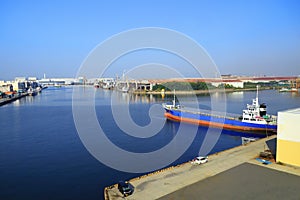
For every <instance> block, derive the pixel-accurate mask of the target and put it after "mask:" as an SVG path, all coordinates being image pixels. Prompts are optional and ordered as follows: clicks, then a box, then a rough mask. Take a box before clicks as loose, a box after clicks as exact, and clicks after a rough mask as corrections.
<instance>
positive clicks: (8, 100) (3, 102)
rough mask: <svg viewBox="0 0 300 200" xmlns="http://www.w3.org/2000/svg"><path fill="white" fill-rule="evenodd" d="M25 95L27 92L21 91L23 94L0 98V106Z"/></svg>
mask: <svg viewBox="0 0 300 200" xmlns="http://www.w3.org/2000/svg"><path fill="white" fill-rule="evenodd" d="M27 95H28V93H23V94H20V95H17V96H14V97H11V98H3V99H0V106H3V105H5V104H8V103H11V102H13V101H16V100H18V99H21V98H23V97H26V96H27Z"/></svg>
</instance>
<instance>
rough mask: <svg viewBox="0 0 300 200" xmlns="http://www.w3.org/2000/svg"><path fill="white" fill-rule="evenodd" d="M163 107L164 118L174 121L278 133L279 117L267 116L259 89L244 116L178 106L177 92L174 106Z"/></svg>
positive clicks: (165, 105)
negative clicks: (260, 101) (259, 99)
mask: <svg viewBox="0 0 300 200" xmlns="http://www.w3.org/2000/svg"><path fill="white" fill-rule="evenodd" d="M162 106H163V108H164V109H165V114H164V116H165V117H166V118H167V119H170V120H174V121H180V122H186V123H191V124H196V125H200V126H212V127H216V128H224V129H229V130H237V131H259V132H262V131H263V132H266V131H270V132H274V133H276V132H277V116H274V115H269V114H267V106H266V104H264V103H263V104H259V102H258V88H257V93H256V98H255V99H253V100H252V104H247V109H245V110H243V114H242V116H236V117H232V116H227V115H226V114H225V115H216V114H211V112H210V111H209V110H193V109H188V108H184V107H182V106H181V105H179V104H176V101H175V91H174V99H173V102H172V104H167V103H163V104H162Z"/></svg>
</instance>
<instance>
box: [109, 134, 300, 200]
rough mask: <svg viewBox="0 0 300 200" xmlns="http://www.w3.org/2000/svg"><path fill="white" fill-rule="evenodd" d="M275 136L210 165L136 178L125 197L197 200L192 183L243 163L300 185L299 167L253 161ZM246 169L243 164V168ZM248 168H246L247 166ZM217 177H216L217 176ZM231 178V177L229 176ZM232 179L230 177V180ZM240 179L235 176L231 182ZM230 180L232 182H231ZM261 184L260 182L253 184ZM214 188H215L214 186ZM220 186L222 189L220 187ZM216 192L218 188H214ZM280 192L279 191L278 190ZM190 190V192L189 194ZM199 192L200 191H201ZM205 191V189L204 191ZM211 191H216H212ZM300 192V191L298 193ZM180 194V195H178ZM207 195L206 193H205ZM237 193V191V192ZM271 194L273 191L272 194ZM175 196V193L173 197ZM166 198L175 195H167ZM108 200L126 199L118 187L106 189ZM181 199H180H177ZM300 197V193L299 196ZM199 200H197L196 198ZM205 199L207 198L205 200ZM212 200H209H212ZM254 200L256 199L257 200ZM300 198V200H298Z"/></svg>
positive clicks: (219, 155)
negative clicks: (276, 172)
mask: <svg viewBox="0 0 300 200" xmlns="http://www.w3.org/2000/svg"><path fill="white" fill-rule="evenodd" d="M275 137H276V136H271V137H269V138H265V139H261V140H259V141H256V142H252V143H249V144H247V145H245V146H239V147H235V148H233V149H229V150H226V151H223V152H220V153H217V154H214V155H211V156H209V162H208V163H205V164H203V165H191V164H190V163H185V164H183V165H181V166H180V167H174V168H171V169H170V170H166V171H163V172H160V173H155V174H153V175H150V176H146V177H143V178H141V179H134V180H132V181H130V182H131V184H132V185H133V186H134V187H135V191H134V193H133V195H131V196H128V197H126V199H128V200H140V199H143V200H147V199H149V200H150V199H151V200H153V199H159V198H161V199H194V198H193V196H191V198H188V197H189V196H188V195H191V193H192V192H198V190H197V189H195V190H196V191H195V190H192V191H189V190H187V189H186V188H190V187H191V188H192V186H193V184H196V183H198V184H201V182H202V181H203V180H205V179H206V180H209V179H207V178H209V177H213V176H215V175H217V174H220V173H222V172H225V171H227V170H230V169H233V168H235V167H237V166H241V165H242V164H244V163H247V162H249V163H252V164H255V165H259V166H260V167H262V168H269V169H274V170H279V171H282V172H288V173H292V174H294V175H297V176H296V178H298V180H299V181H298V182H299V183H300V178H299V177H298V176H299V175H300V168H293V167H288V166H282V165H278V164H270V165H267V166H266V165H263V164H262V163H260V162H258V161H256V160H255V159H254V158H255V157H257V156H258V154H259V152H261V151H264V149H265V148H266V144H265V141H266V140H269V139H273V138H275ZM249 165H250V164H249ZM242 166H243V165H242ZM246 166H247V165H246ZM216 177H217V176H216ZM227 177H228V176H227ZM229 178H231V177H229ZM236 178H237V177H235V176H233V177H232V179H236ZM229 180H230V179H229ZM219 181H220V185H222V183H224V184H225V183H226V180H221V179H220V180H219ZM254 184H258V185H260V183H254ZM211 187H213V186H212V185H211ZM219 187H221V186H219ZM215 189H216V190H217V189H218V188H215ZM278 189H279V188H278ZM187 191H188V192H187ZM199 191H200V190H199ZM201 191H202V190H201ZM210 191H214V190H213V188H211V190H210ZM297 191H299V192H300V190H297ZM176 192H181V193H176ZM202 192H205V191H202ZM235 192H238V189H237V190H236V191H235ZM269 192H270V191H269ZM172 193H173V194H172ZM166 195H173V196H169V197H170V198H168V196H166ZM107 197H108V199H109V200H118V199H124V197H123V196H122V195H121V193H120V192H119V191H118V189H117V188H116V187H113V188H111V189H108V190H107ZM177 197H180V198H177ZM299 197H300V193H299ZM196 199H197V198H196ZM204 199H205V198H204ZM209 199H210V198H209ZM254 199H255V198H254ZM298 199H300V198H298Z"/></svg>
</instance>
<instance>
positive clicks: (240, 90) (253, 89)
mask: <svg viewBox="0 0 300 200" xmlns="http://www.w3.org/2000/svg"><path fill="white" fill-rule="evenodd" d="M271 89H273V88H270V87H261V88H259V90H271ZM242 91H256V88H234V89H231V88H230V89H211V90H191V91H180V90H176V95H190V94H209V93H217V92H242ZM132 93H133V94H167V95H169V94H174V91H163V92H162V91H134V92H132Z"/></svg>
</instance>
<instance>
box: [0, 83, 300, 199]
mask: <svg viewBox="0 0 300 200" xmlns="http://www.w3.org/2000/svg"><path fill="white" fill-rule="evenodd" d="M72 91H73V88H72V87H62V88H48V89H46V90H43V92H42V93H41V94H39V95H37V96H34V97H29V96H28V97H26V98H23V99H21V100H18V101H15V102H13V103H11V104H8V105H5V106H2V107H0V129H1V131H0V199H103V188H104V187H105V186H109V185H111V184H114V183H117V182H118V181H119V180H127V179H130V178H133V177H136V176H139V175H141V174H142V173H127V172H121V171H119V170H117V169H113V168H110V167H108V166H106V165H104V164H102V163H101V162H99V161H98V160H97V159H95V158H94V157H93V156H92V155H91V154H90V153H89V151H88V150H87V149H86V148H85V146H84V145H83V143H82V142H81V140H80V137H79V135H78V132H77V130H76V127H75V124H74V120H73V114H72ZM82 91H83V93H82V94H83V95H86V93H94V92H95V105H96V106H95V111H96V114H97V118H98V121H99V123H100V124H101V127H102V128H103V130H104V132H105V133H106V134H107V138H109V140H111V141H112V142H113V143H114V144H115V145H116V146H118V147H120V148H122V149H125V150H126V151H129V152H135V153H146V152H152V151H156V150H159V149H161V148H163V147H164V146H165V145H167V144H169V143H171V141H172V140H174V138H176V137H175V136H176V132H177V131H178V129H179V126H180V124H179V123H177V122H171V121H167V122H166V123H165V124H164V126H163V127H162V129H161V130H160V131H159V132H158V133H157V134H156V135H154V136H152V137H150V138H148V139H145V138H138V139H137V138H134V137H132V136H128V135H127V134H124V133H123V132H122V130H121V129H120V127H118V125H117V124H116V123H115V122H114V117H113V115H112V113H111V106H110V102H111V95H112V92H111V91H105V90H101V89H94V88H92V87H86V88H82ZM255 95H256V92H255V91H254V92H251V91H248V92H232V93H228V94H227V95H226V96H227V98H226V99H227V101H226V105H227V111H228V112H229V113H237V114H240V113H241V112H242V109H244V108H245V106H246V104H247V103H248V104H250V103H251V101H252V99H253V98H255ZM259 97H260V102H261V103H263V102H264V103H266V104H267V105H268V113H270V114H277V112H278V111H282V110H286V109H291V108H297V107H300V95H299V94H298V93H279V92H278V91H276V90H265V91H260V92H259ZM118 98H119V101H120V102H127V103H128V104H129V110H130V116H131V117H132V120H133V121H134V122H135V123H136V124H138V125H139V126H146V125H147V124H149V123H150V122H151V117H149V109H150V108H151V106H152V105H154V104H158V105H159V104H161V103H163V102H168V101H170V100H171V99H172V96H166V97H164V98H162V97H161V96H160V95H157V96H155V95H154V96H152V95H151V96H149V95H148V96H145V95H130V94H122V93H120V94H119V96H118ZM181 98H186V99H187V100H188V99H189V96H183V97H181ZM197 99H198V101H199V106H200V107H202V108H209V107H210V106H211V105H210V96H209V95H198V96H197ZM154 117H156V119H157V120H158V121H159V120H161V121H163V122H165V119H164V117H163V116H161V113H159V114H157V115H156V116H154ZM183 126H186V127H185V128H186V130H189V128H191V129H194V126H193V125H183ZM207 130H208V128H207V127H199V128H197V134H196V136H195V138H192V139H193V140H192V143H191V144H190V145H189V147H188V148H187V150H186V151H185V152H183V154H182V155H181V156H179V157H178V159H176V160H175V161H174V162H173V163H172V164H171V165H176V164H180V163H183V162H186V161H189V160H191V159H192V158H194V157H195V156H197V155H198V153H199V149H200V146H201V144H202V142H203V140H204V138H205V136H206V134H207ZM216 132H217V130H216ZM141 134H143V133H141ZM241 134H243V133H239V132H233V131H226V130H223V131H222V134H221V136H220V137H219V139H218V141H217V143H216V145H215V146H214V147H213V149H212V150H211V151H210V152H209V154H212V153H215V152H219V151H222V150H225V149H228V148H232V147H235V146H238V145H241ZM250 136H251V135H250ZM186 137H187V138H189V137H191V135H189V133H188V131H187V133H186ZM177 143H178V148H179V147H180V145H181V144H180V141H177ZM175 144H176V142H175ZM173 148H174V151H176V148H177V147H176V145H175V146H173ZM103 154H106V155H108V156H111V157H115V156H116V155H114V154H112V153H111V152H110V151H109V150H108V151H105V152H103ZM162 159H163V158H162ZM120 160H122V159H120ZM135 164H137V163H132V165H135ZM142 164H143V165H147V164H149V163H142ZM120 166H122V163H120Z"/></svg>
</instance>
